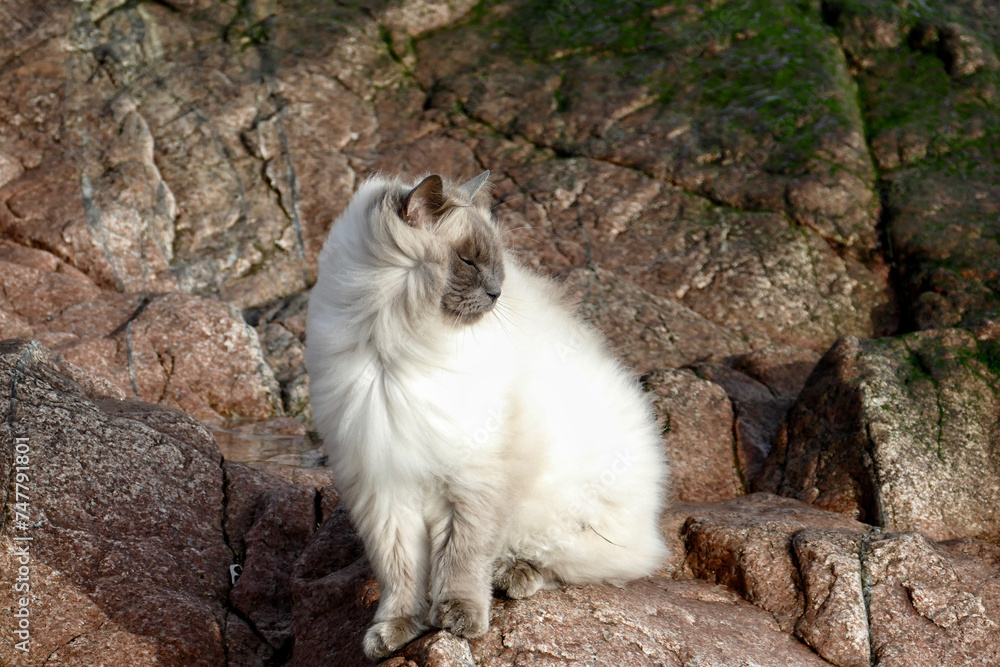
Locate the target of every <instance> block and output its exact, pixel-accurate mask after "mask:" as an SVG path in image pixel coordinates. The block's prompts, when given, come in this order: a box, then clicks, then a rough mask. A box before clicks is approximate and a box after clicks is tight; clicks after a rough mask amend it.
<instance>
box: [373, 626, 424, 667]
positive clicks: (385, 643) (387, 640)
mask: <svg viewBox="0 0 1000 667" xmlns="http://www.w3.org/2000/svg"><path fill="white" fill-rule="evenodd" d="M425 629H426V628H425V627H424V625H423V623H418V622H417V621H416V620H414V619H412V618H409V617H406V616H399V617H396V618H390V619H388V620H385V621H379V622H377V623H375V624H374V625H373V626H372V627H370V628H368V632H366V633H365V640H364V650H365V655H366V656H368V659H369V660H378V659H379V658H385V657H387V656H390V655H392V654H393V653H395V652H396V651H398V650H399V649H401V648H403V647H404V646H406V645H407V644H409V643H410V641H411V640H413V639H416V638H417V637H419V636H420V635H421V634H423V632H424V630H425Z"/></svg>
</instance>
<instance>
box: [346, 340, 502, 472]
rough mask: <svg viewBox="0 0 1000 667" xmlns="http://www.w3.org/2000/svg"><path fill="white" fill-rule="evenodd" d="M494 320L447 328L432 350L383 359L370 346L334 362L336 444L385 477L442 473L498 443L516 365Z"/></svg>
mask: <svg viewBox="0 0 1000 667" xmlns="http://www.w3.org/2000/svg"><path fill="white" fill-rule="evenodd" d="M514 346H515V341H513V340H511V339H510V337H509V336H508V335H507V333H506V332H505V331H504V330H502V329H500V328H499V327H497V326H495V325H493V324H486V323H483V324H481V325H473V326H469V327H463V328H461V329H458V330H454V331H450V332H449V334H448V335H447V336H443V337H442V338H441V339H440V340H437V341H435V344H434V345H433V349H431V350H428V349H426V348H424V349H421V350H419V352H418V353H415V354H413V355H409V354H406V353H405V352H404V353H403V354H400V355H398V356H396V357H394V358H392V359H384V358H383V357H382V356H381V355H379V353H378V351H377V349H375V348H374V346H370V345H369V346H363V347H359V348H358V349H355V350H352V351H345V352H343V353H342V354H341V355H340V358H339V359H338V360H337V362H336V364H335V365H336V366H337V367H338V370H339V372H338V375H339V377H340V382H341V383H342V385H343V387H344V401H343V414H344V417H343V419H342V420H341V426H342V431H343V434H342V438H341V439H340V443H339V444H340V446H341V447H343V448H347V449H349V450H351V452H352V454H353V456H352V457H351V458H352V459H354V460H355V462H356V463H357V465H358V466H361V465H364V466H366V467H370V468H375V469H378V470H379V471H381V473H382V475H383V476H384V477H390V476H391V477H402V478H409V479H413V480H416V479H423V480H424V481H425V482H429V483H432V484H433V483H435V482H436V480H438V479H439V478H442V477H450V476H451V475H452V473H454V472H456V471H458V470H460V469H461V468H462V467H464V466H466V465H468V463H469V461H470V460H473V459H475V460H483V458H484V457H490V456H494V455H496V454H498V452H499V451H500V450H501V449H502V448H503V440H504V436H505V434H504V432H503V429H502V427H501V425H502V424H506V423H509V421H510V414H509V413H510V411H511V409H512V401H511V396H512V394H513V392H514V391H515V387H516V377H517V375H518V372H519V364H518V362H517V359H516V356H515V349H514Z"/></svg>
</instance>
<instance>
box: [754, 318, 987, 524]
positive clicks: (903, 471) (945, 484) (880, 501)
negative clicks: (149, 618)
mask: <svg viewBox="0 0 1000 667" xmlns="http://www.w3.org/2000/svg"><path fill="white" fill-rule="evenodd" d="M998 346H1000V339H998V338H997V337H996V336H995V335H994V334H993V333H991V332H990V331H988V330H981V331H980V332H979V335H976V334H975V333H973V332H968V331H965V330H961V329H951V330H943V331H923V332H918V333H914V334H910V335H907V336H901V337H898V338H895V339H891V340H887V339H883V340H874V341H859V340H857V339H854V338H845V339H844V340H842V341H840V342H839V343H838V344H837V345H836V346H835V347H834V348H832V349H831V350H830V351H829V352H828V353H827V355H826V356H825V357H824V358H823V360H822V361H821V362H820V364H819V366H818V367H817V369H816V371H815V372H814V373H813V376H812V378H811V380H810V383H809V385H808V386H807V387H806V389H805V391H803V393H802V395H801V396H800V397H799V400H798V402H797V403H796V405H795V407H794V408H793V409H792V410H791V412H790V413H789V415H788V426H787V432H786V433H785V434H784V435H783V437H782V438H781V442H780V444H779V446H778V447H776V448H775V450H774V451H773V452H772V459H771V461H769V467H771V469H772V471H773V472H772V474H771V476H770V479H768V480H766V481H764V480H762V481H761V483H760V484H759V485H758V486H759V487H760V488H762V489H768V488H772V489H773V490H775V491H777V492H779V493H781V494H783V495H791V496H794V497H797V498H800V499H802V500H805V501H807V502H811V503H813V504H815V505H817V506H820V507H825V508H827V509H831V510H834V511H838V512H842V513H845V514H848V515H851V516H855V517H857V518H859V519H861V520H863V521H866V522H867V523H870V524H873V525H877V526H881V527H884V528H886V529H888V530H894V531H895V530H919V531H921V532H922V533H924V534H926V535H927V536H929V537H931V538H932V539H936V540H946V539H955V538H960V537H976V538H980V539H986V540H991V541H994V542H996V541H998V539H1000V525H998V517H997V514H996V512H997V506H998V503H1000V481H998V480H1000V459H998V458H997V455H996V451H997V450H996V448H997V442H998V440H1000V433H998V431H997V424H998V417H1000V405H998V404H997V391H998V388H1000V376H998V372H1000V366H998V363H997V362H998V360H1000V347H998ZM942 498H946V499H947V502H941V499H942Z"/></svg>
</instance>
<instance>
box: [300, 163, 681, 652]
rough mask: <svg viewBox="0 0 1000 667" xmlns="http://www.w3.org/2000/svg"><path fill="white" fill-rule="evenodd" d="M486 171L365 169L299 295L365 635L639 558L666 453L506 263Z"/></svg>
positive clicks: (596, 348) (641, 561)
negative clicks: (458, 179)
mask: <svg viewBox="0 0 1000 667" xmlns="http://www.w3.org/2000/svg"><path fill="white" fill-rule="evenodd" d="M488 177H489V172H486V173H484V174H482V175H480V176H479V177H477V178H475V179H473V180H471V181H469V182H468V183H465V184H463V185H456V184H452V183H450V182H447V181H443V180H442V179H441V178H440V177H439V176H436V175H434V176H429V177H427V178H425V179H424V180H422V181H421V182H420V183H419V184H406V183H404V182H402V181H401V180H398V179H393V178H385V177H381V176H376V177H374V178H371V179H369V180H368V181H366V182H365V183H364V184H363V185H362V186H361V187H360V189H359V190H358V192H357V194H356V195H355V196H354V199H353V200H352V201H351V203H350V206H349V207H348V208H347V210H346V211H345V212H344V214H343V215H342V216H341V217H340V218H339V219H338V220H337V222H336V224H335V225H334V226H333V230H332V231H331V232H330V236H329V238H328V239H327V241H326V244H325V246H324V247H323V251H322V253H321V255H320V258H319V278H318V281H317V283H316V286H315V287H314V288H313V291H312V295H311V298H310V301H309V324H308V334H307V336H308V340H307V343H308V347H307V352H306V362H307V365H308V370H309V374H310V377H311V392H312V406H313V413H314V415H315V419H316V426H317V428H318V430H319V432H320V434H321V435H322V436H323V438H324V440H325V443H326V448H327V452H328V454H329V458H330V462H331V465H332V466H333V469H334V472H335V475H336V479H337V485H338V487H339V488H340V491H341V493H342V495H343V500H344V502H346V503H347V506H348V508H349V509H350V512H351V517H352V520H353V521H354V523H355V525H356V526H357V528H358V531H359V532H360V534H361V537H362V538H363V540H364V543H365V549H366V552H367V555H368V558H369V560H370V561H371V564H372V566H373V568H374V570H375V573H376V576H377V577H378V581H379V584H380V586H381V600H380V603H379V607H378V611H377V613H376V615H375V622H374V624H373V625H372V627H371V628H370V629H369V630H368V632H367V634H366V635H365V640H364V650H365V653H366V654H367V655H368V656H369V657H370V658H373V659H374V658H378V657H383V656H386V655H389V654H390V653H392V652H394V651H395V650H396V649H398V648H400V647H401V646H403V645H404V644H405V643H407V642H409V641H410V640H411V639H413V638H414V637H416V636H418V635H419V634H421V633H422V632H424V631H425V630H426V629H427V627H428V626H427V624H428V623H429V624H430V625H432V626H436V627H442V628H446V629H448V630H450V631H452V632H454V633H456V634H458V635H461V636H465V637H475V636H478V635H480V634H482V633H483V632H485V631H486V629H487V627H488V623H489V608H490V601H491V599H492V591H493V588H494V587H496V588H498V589H500V590H502V591H504V592H506V594H507V595H508V596H510V597H513V598H520V597H525V596H528V595H531V594H532V593H534V592H535V591H537V590H538V589H539V588H542V587H543V586H546V585H554V584H557V583H588V582H612V583H620V582H625V581H627V580H629V579H633V578H636V577H640V576H643V575H646V574H649V573H650V572H652V571H653V570H655V569H656V568H657V567H658V566H659V564H660V563H661V561H662V559H663V557H664V555H665V547H664V545H663V542H662V540H661V537H660V534H659V530H658V518H659V515H660V510H661V508H662V505H663V502H664V497H665V493H666V490H665V487H666V485H667V477H668V468H667V464H666V462H665V461H664V458H663V455H662V453H661V447H660V435H659V431H658V428H657V426H656V423H655V421H654V419H653V416H652V414H651V410H650V407H649V405H648V403H647V401H646V400H645V397H644V395H643V393H642V390H641V389H640V387H639V385H638V383H637V382H636V380H635V378H634V377H633V376H632V375H631V374H630V373H629V372H627V371H626V370H624V369H623V368H622V366H621V365H620V364H619V363H618V362H617V361H616V360H615V359H614V358H613V357H612V356H611V355H610V354H609V353H608V352H607V351H606V350H605V346H604V343H603V341H602V339H601V337H600V336H599V335H598V334H596V333H595V332H594V331H593V330H592V329H591V328H590V327H589V326H587V325H585V324H584V323H582V322H581V321H580V320H579V319H578V318H577V317H576V316H575V315H574V313H573V311H572V309H571V308H570V307H568V306H567V304H566V303H565V302H564V300H563V298H562V296H561V294H560V290H559V288H558V287H557V286H556V285H555V284H554V283H552V282H551V281H550V280H548V279H546V278H542V277H540V276H538V275H535V274H533V273H531V272H529V271H528V270H526V269H524V268H522V267H521V266H519V265H518V263H517V261H516V260H515V259H514V258H513V257H512V256H511V254H510V253H509V252H508V251H507V250H506V248H505V246H504V243H503V241H502V239H501V233H500V229H499V225H498V224H497V223H496V222H495V221H494V220H493V218H492V217H491V214H490V207H489V204H490V196H489V194H488V188H486V187H484V186H485V185H486V184H487V179H488Z"/></svg>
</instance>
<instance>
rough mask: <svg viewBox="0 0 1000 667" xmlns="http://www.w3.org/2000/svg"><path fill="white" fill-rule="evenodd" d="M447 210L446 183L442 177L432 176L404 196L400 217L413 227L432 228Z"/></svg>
mask: <svg viewBox="0 0 1000 667" xmlns="http://www.w3.org/2000/svg"><path fill="white" fill-rule="evenodd" d="M447 208H448V200H447V198H445V196H444V183H442V182H441V177H440V176H438V175H437V174H431V175H430V176H428V177H427V178H425V179H424V180H422V181H420V184H419V185H417V187H415V188H413V189H412V190H410V191H409V192H407V193H406V194H405V195H403V201H402V210H401V211H400V216H401V217H402V218H403V220H404V221H405V222H406V224H408V225H410V226H411V227H431V226H433V225H434V224H435V223H436V222H437V221H438V218H440V217H441V214H442V213H444V212H445V210H446V209H447Z"/></svg>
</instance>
